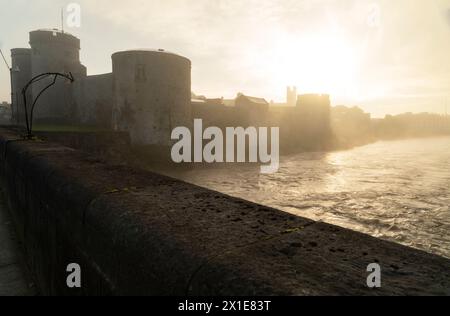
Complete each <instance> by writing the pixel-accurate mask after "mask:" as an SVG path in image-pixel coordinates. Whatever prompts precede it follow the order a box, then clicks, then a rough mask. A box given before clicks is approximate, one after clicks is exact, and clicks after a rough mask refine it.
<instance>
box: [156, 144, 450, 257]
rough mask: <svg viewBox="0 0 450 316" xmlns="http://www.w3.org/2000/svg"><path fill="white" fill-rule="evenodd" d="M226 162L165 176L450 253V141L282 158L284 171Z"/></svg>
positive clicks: (394, 145) (431, 249)
mask: <svg viewBox="0 0 450 316" xmlns="http://www.w3.org/2000/svg"><path fill="white" fill-rule="evenodd" d="M259 171H260V169H259V166H249V165H238V164H233V165H222V166H220V165H219V166H218V168H196V169H195V170H189V171H174V170H169V171H165V172H164V173H165V174H168V175H170V176H173V177H176V178H179V179H182V180H185V181H187V182H190V183H194V184H197V185H200V186H203V187H207V188H210V189H213V190H217V191H220V192H223V193H226V194H229V195H232V196H236V197H240V198H244V199H247V200H250V201H253V202H257V203H260V204H264V205H268V206H272V207H275V208H278V209H281V210H284V211H287V212H290V213H293V214H296V215H299V216H303V217H308V218H311V219H314V220H319V221H324V222H328V223H331V224H335V225H339V226H343V227H346V228H350V229H353V230H357V231H360V232H363V233H367V234H370V235H372V236H375V237H380V238H383V239H387V240H391V241H395V242H398V243H401V244H404V245H407V246H411V247H414V248H418V249H422V250H425V251H427V252H431V253H435V254H438V255H441V256H445V257H448V258H450V138H448V137H443V138H427V139H412V140H401V141H388V142H384V141H383V142H377V143H374V144H370V145H367V146H364V147H359V148H355V149H352V150H347V151H340V152H331V153H303V154H297V155H292V156H286V157H282V158H281V164H280V170H279V172H278V173H275V174H270V175H264V174H260V173H259Z"/></svg>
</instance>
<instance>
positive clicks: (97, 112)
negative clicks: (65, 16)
mask: <svg viewBox="0 0 450 316" xmlns="http://www.w3.org/2000/svg"><path fill="white" fill-rule="evenodd" d="M29 44H30V48H15V49H12V50H11V57H12V69H13V71H12V86H13V105H12V107H13V113H14V117H15V120H16V122H17V123H18V124H20V125H23V124H24V117H25V115H24V111H25V110H24V104H23V103H24V102H23V99H22V89H23V87H25V85H26V84H27V83H28V82H29V81H30V80H31V79H32V78H34V77H35V76H37V75H40V74H42V73H47V72H60V73H65V74H67V73H69V72H70V73H72V75H73V77H74V79H75V81H74V83H73V84H69V83H67V82H65V81H64V80H63V79H58V81H57V82H56V84H55V86H54V87H52V88H51V89H48V90H47V91H45V93H43V94H42V95H41V96H40V98H39V100H38V103H37V104H36V108H35V110H34V121H35V122H36V123H37V124H56V125H60V124H69V125H91V126H96V127H100V128H112V129H114V130H118V131H125V132H128V133H129V134H130V138H131V141H132V143H133V144H136V145H168V142H169V140H170V133H171V130H172V128H173V127H174V126H179V125H188V124H190V123H191V114H190V98H191V62H190V60H189V59H187V58H185V57H182V56H179V55H176V54H173V53H170V52H166V51H164V50H131V51H123V52H117V53H115V54H113V55H112V57H111V58H112V69H113V71H112V73H107V74H101V75H95V76H88V75H87V71H86V67H85V66H84V65H82V64H81V62H80V54H79V52H80V40H79V39H78V38H76V37H75V36H73V35H71V34H69V33H65V32H62V31H59V30H37V31H33V32H30V41H29ZM52 80H53V78H52V77H49V78H46V79H45V80H40V81H39V82H36V83H35V84H33V85H32V86H31V88H30V89H29V90H28V91H27V99H28V100H34V99H35V98H36V97H37V96H38V95H39V93H40V92H41V91H42V90H43V88H45V87H46V86H47V85H48V84H49V83H51V81H52ZM27 103H29V102H27ZM30 103H31V102H30ZM30 107H31V106H30V104H28V110H30Z"/></svg>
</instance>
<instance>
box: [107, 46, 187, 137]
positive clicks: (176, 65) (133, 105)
mask: <svg viewBox="0 0 450 316" xmlns="http://www.w3.org/2000/svg"><path fill="white" fill-rule="evenodd" d="M112 62H113V87H114V108H113V127H114V129H116V130H119V131H128V132H129V133H130V137H131V141H132V143H133V144H135V145H144V146H147V145H163V146H167V145H170V144H171V143H172V141H171V132H172V129H173V128H175V127H177V126H190V125H192V117H191V111H190V109H191V107H190V100H191V62H190V60H189V59H187V58H185V57H181V56H178V55H175V54H172V53H168V52H164V51H125V52H119V53H115V54H113V56H112Z"/></svg>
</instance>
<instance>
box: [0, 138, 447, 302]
mask: <svg viewBox="0 0 450 316" xmlns="http://www.w3.org/2000/svg"><path fill="white" fill-rule="evenodd" d="M0 179H1V181H2V183H3V186H4V188H5V191H6V193H7V197H8V202H9V204H10V207H11V209H12V210H13V217H14V221H15V224H16V227H17V230H18V232H19V236H20V238H21V239H22V240H23V242H24V245H25V246H24V247H25V249H24V250H25V255H26V257H27V259H28V264H29V266H30V268H31V270H32V272H33V274H34V275H35V278H36V281H37V284H38V286H39V289H40V290H41V292H42V293H43V294H51V295H56V294H58V295H60V294H63V295H77V294H80V295H87V294H91V295H110V294H111V295H186V294H187V295H278V294H284V295H322V294H332V295H335V294H344V295H350V294H363V295H365V294H379V295H383V294H396V295H400V294H410V295H416V294H450V261H449V260H447V259H444V258H441V257H438V256H434V255H430V254H427V253H424V252H421V251H418V250H414V249H410V248H407V247H404V246H400V245H397V244H393V243H390V242H386V241H381V240H378V239H376V238H372V237H369V236H366V235H363V234H360V233H357V232H353V231H350V230H346V229H343V228H339V227H336V226H332V225H328V224H324V223H317V222H314V221H311V220H308V219H304V218H300V217H296V216H293V215H290V214H287V213H284V212H281V211H279V210H276V209H272V208H268V207H264V206H261V205H257V204H253V203H250V202H247V201H244V200H240V199H236V198H232V197H229V196H226V195H224V194H221V193H217V192H214V191H211V190H207V189H204V188H200V187H197V186H194V185H191V184H187V183H184V182H181V181H177V180H174V179H171V178H168V177H164V176H161V175H158V174H154V173H150V172H145V171H142V170H136V169H130V168H127V167H123V166H111V165H107V164H103V163H100V162H98V160H96V159H93V158H91V157H89V156H87V155H86V154H84V153H82V152H79V151H75V150H73V149H70V148H67V147H62V146H61V145H58V144H54V143H48V142H33V141H22V140H18V137H17V135H15V134H14V133H13V132H10V131H8V130H0ZM373 262H378V263H379V264H380V265H381V267H382V287H381V288H380V289H377V290H371V289H369V288H367V286H366V278H367V275H368V273H367V272H366V268H367V265H368V264H370V263H373ZM69 263H78V264H80V265H81V269H82V288H81V289H69V288H67V286H66V277H67V272H66V266H67V265H68V264H69Z"/></svg>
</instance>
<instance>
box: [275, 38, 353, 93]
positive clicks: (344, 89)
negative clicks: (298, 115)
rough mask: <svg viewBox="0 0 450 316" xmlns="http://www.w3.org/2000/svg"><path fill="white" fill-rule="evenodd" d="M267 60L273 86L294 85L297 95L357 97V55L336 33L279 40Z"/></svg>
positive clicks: (349, 44)
mask: <svg viewBox="0 0 450 316" xmlns="http://www.w3.org/2000/svg"><path fill="white" fill-rule="evenodd" d="M269 59H270V60H267V64H266V65H267V66H268V67H269V68H270V70H269V72H270V74H271V80H272V81H273V84H274V85H277V86H278V87H279V86H280V85H284V86H287V85H296V86H297V88H298V90H299V92H300V93H309V92H311V93H329V94H332V95H334V96H343V97H347V98H351V99H357V98H358V85H357V72H358V63H359V56H358V53H357V52H356V49H355V47H352V45H351V43H349V42H348V41H347V40H345V39H344V38H340V37H338V36H337V35H336V34H326V33H324V34H311V35H308V36H304V37H302V38H293V37H283V38H278V39H277V40H276V42H275V44H274V46H273V47H272V48H271V52H270V54H269Z"/></svg>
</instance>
